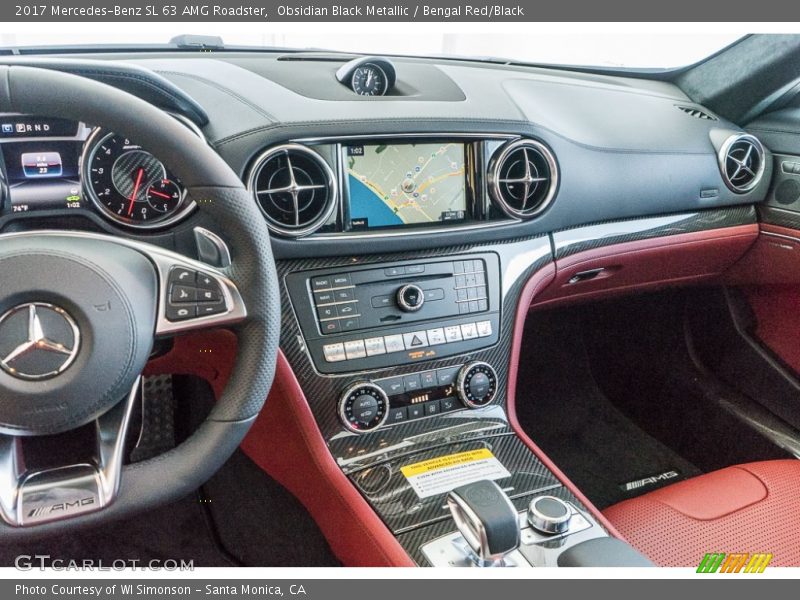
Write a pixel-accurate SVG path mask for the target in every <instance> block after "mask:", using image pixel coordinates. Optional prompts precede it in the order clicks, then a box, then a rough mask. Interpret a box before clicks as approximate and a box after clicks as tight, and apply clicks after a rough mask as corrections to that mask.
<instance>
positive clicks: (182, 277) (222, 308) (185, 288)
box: [164, 266, 228, 322]
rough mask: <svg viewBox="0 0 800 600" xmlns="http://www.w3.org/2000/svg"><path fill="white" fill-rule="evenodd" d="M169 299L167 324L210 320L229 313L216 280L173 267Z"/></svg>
mask: <svg viewBox="0 0 800 600" xmlns="http://www.w3.org/2000/svg"><path fill="white" fill-rule="evenodd" d="M167 280H168V284H169V296H168V301H167V305H166V307H165V309H164V316H165V317H166V319H167V320H168V321H172V322H177V321H185V320H187V319H193V318H195V317H208V316H212V315H220V314H224V313H226V312H228V306H227V304H226V302H225V300H224V297H223V295H222V286H221V285H220V282H219V281H218V280H217V278H216V277H213V276H211V275H209V274H207V273H202V272H200V271H194V270H192V269H186V268H184V267H178V266H175V267H172V268H171V269H170V271H169V276H168V278H167Z"/></svg>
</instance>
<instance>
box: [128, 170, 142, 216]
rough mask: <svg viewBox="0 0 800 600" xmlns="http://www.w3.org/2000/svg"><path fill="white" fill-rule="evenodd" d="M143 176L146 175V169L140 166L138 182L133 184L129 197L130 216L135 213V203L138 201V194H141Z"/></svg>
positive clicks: (137, 172)
mask: <svg viewBox="0 0 800 600" xmlns="http://www.w3.org/2000/svg"><path fill="white" fill-rule="evenodd" d="M142 177H144V169H143V168H142V167H139V170H138V171H136V183H135V184H133V193H132V194H131V197H130V198H129V200H130V204H129V205H128V216H129V217H130V216H131V215H132V214H133V205H134V204H135V203H136V196H138V195H139V186H141V185H142Z"/></svg>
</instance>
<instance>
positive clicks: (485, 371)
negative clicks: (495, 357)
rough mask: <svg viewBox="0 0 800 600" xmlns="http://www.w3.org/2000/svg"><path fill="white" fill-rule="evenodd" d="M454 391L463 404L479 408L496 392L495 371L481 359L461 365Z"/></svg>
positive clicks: (487, 402)
mask: <svg viewBox="0 0 800 600" xmlns="http://www.w3.org/2000/svg"><path fill="white" fill-rule="evenodd" d="M456 392H457V393H458V397H459V399H460V400H461V402H463V403H464V406H466V407H468V408H481V407H482V406H486V405H487V404H489V403H490V402H491V401H492V400H493V399H494V397H495V394H496V393H497V373H495V371H494V369H493V368H492V366H491V365H490V364H488V363H485V362H482V361H472V362H469V363H467V364H465V365H464V366H463V367H461V370H460V371H459V372H458V378H457V379H456Z"/></svg>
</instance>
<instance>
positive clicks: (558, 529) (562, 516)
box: [528, 496, 572, 535]
mask: <svg viewBox="0 0 800 600" xmlns="http://www.w3.org/2000/svg"><path fill="white" fill-rule="evenodd" d="M571 519H572V510H571V509H570V507H569V505H568V504H567V503H566V502H564V501H563V500H561V498H556V497H555V496H537V497H536V498H534V499H533V500H531V502H530V504H529V505H528V523H530V525H531V527H533V528H534V529H535V530H536V531H538V532H539V533H543V534H545V535H557V534H560V533H565V532H567V531H569V523H570V520H571Z"/></svg>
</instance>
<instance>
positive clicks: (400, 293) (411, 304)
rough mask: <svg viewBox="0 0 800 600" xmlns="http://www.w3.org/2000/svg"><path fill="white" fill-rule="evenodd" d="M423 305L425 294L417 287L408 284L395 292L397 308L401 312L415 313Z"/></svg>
mask: <svg viewBox="0 0 800 600" xmlns="http://www.w3.org/2000/svg"><path fill="white" fill-rule="evenodd" d="M423 304H425V293H424V292H423V291H422V288H421V287H419V286H418V285H414V284H413V283H409V284H408V285H404V286H403V287H401V288H400V289H399V290H397V306H399V307H400V309H401V310H404V311H406V312H417V311H418V310H419V309H420V308H422V305H423Z"/></svg>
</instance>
